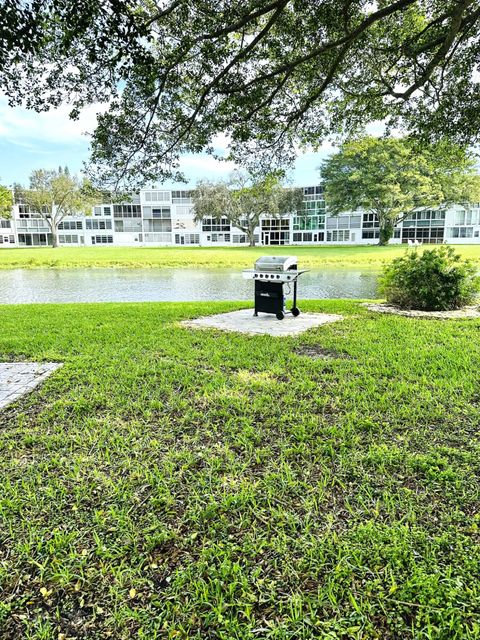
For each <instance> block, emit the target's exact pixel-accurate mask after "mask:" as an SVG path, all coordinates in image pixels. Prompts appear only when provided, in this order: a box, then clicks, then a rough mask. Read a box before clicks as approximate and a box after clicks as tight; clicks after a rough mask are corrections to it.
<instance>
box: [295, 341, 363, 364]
mask: <svg viewBox="0 0 480 640" xmlns="http://www.w3.org/2000/svg"><path fill="white" fill-rule="evenodd" d="M294 353H296V354H297V356H305V357H307V358H311V359H312V360H335V359H336V360H339V359H343V360H351V359H352V357H351V356H349V355H348V354H347V353H341V352H340V351H335V349H324V348H323V347H320V346H319V345H317V344H305V345H302V346H300V347H298V348H297V349H294Z"/></svg>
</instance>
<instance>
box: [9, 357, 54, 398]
mask: <svg viewBox="0 0 480 640" xmlns="http://www.w3.org/2000/svg"><path fill="white" fill-rule="evenodd" d="M61 366H62V365H61V364H59V363H58V362H2V363H0V409H3V408H5V407H6V406H7V405H9V404H10V403H11V402H13V401H14V400H18V398H21V397H22V396H23V395H25V394H26V393H29V392H30V391H32V389H34V388H35V387H37V386H38V385H39V384H40V383H41V382H43V381H44V380H46V378H48V376H50V375H51V374H52V373H53V372H54V371H55V370H56V369H58V368H59V367H61Z"/></svg>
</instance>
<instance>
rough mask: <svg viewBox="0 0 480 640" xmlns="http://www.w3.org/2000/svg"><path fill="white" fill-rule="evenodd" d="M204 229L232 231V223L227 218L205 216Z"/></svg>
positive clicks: (207, 230)
mask: <svg viewBox="0 0 480 640" xmlns="http://www.w3.org/2000/svg"><path fill="white" fill-rule="evenodd" d="M202 231H203V232H206V233H208V232H210V231H230V223H229V221H228V220H227V219H226V218H221V219H215V218H204V219H203V220H202Z"/></svg>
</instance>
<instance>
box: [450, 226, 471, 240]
mask: <svg viewBox="0 0 480 640" xmlns="http://www.w3.org/2000/svg"><path fill="white" fill-rule="evenodd" d="M449 237H450V238H473V227H451V228H450V230H449Z"/></svg>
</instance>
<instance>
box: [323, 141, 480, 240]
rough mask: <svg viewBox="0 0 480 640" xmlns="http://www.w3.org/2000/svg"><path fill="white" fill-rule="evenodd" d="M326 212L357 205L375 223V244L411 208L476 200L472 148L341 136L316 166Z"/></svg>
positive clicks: (479, 193) (479, 182) (478, 179)
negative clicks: (374, 218) (377, 230)
mask: <svg viewBox="0 0 480 640" xmlns="http://www.w3.org/2000/svg"><path fill="white" fill-rule="evenodd" d="M321 176H322V178H323V179H324V181H325V201H326V204H327V206H328V209H329V212H330V213H331V214H334V215H335V214H339V213H342V212H343V211H349V210H355V209H357V208H362V209H364V210H365V211H368V212H371V213H374V214H375V215H376V216H377V218H378V222H379V225H380V244H386V243H388V241H389V240H390V238H391V237H392V235H393V229H394V226H395V225H396V224H397V223H398V222H400V221H401V220H403V219H404V218H406V217H407V216H408V215H409V214H411V213H412V212H413V211H415V210H421V209H429V208H431V207H438V206H440V205H447V204H450V203H453V202H478V201H480V176H479V175H478V174H477V172H476V162H475V157H474V156H473V154H471V153H469V152H468V151H466V150H465V149H464V148H462V147H459V146H457V145H453V144H451V143H447V142H441V143H437V144H433V145H421V146H420V145H419V144H418V143H417V142H416V141H415V140H412V139H410V138H375V137H373V136H365V137H363V138H359V139H356V140H350V141H348V142H345V143H344V144H343V145H342V146H341V148H340V150H339V152H338V153H335V154H333V155H331V156H330V157H329V158H328V159H327V160H325V161H324V162H323V164H322V167H321Z"/></svg>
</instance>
